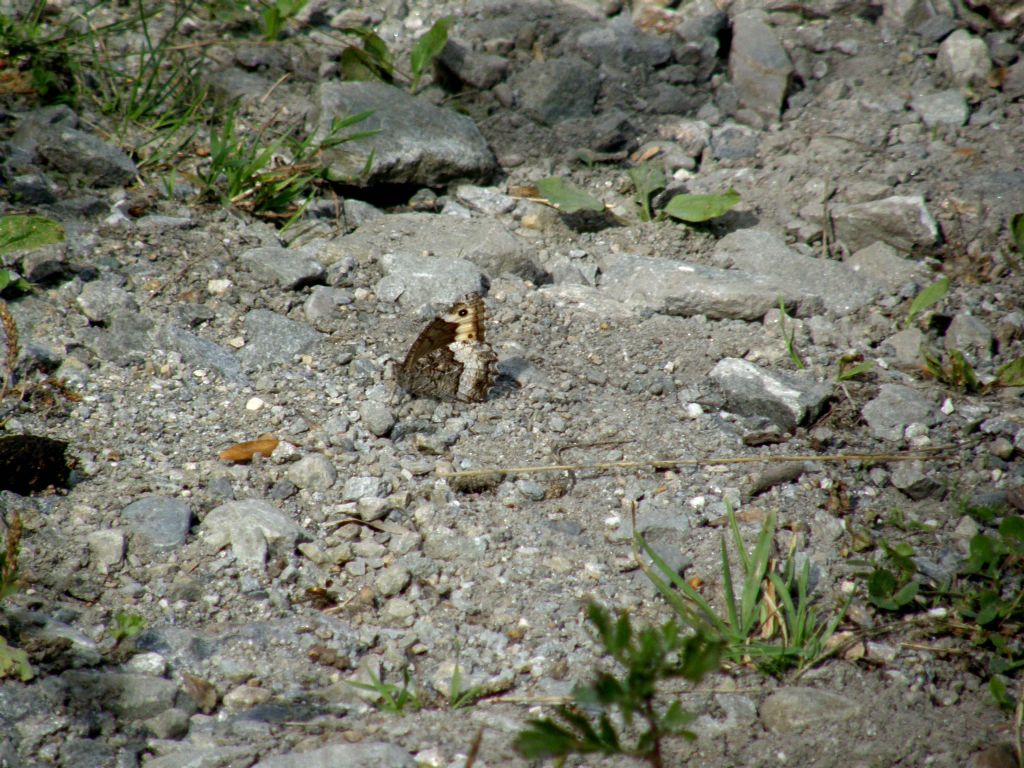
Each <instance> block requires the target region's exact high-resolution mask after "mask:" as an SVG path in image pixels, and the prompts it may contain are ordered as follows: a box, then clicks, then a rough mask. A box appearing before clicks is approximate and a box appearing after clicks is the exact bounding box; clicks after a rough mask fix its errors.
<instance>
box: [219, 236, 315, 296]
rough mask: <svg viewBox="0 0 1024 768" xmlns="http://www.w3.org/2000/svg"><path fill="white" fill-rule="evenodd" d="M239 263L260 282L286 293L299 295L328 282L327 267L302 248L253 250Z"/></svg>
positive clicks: (244, 254)
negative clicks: (303, 289)
mask: <svg viewBox="0 0 1024 768" xmlns="http://www.w3.org/2000/svg"><path fill="white" fill-rule="evenodd" d="M238 260H239V261H240V262H241V263H242V264H245V265H246V266H247V267H248V268H249V272H250V273H252V275H253V276H254V277H255V278H256V279H257V280H260V281H261V282H263V283H268V284H271V285H276V286H278V287H279V288H282V289H284V290H286V291H297V290H298V289H299V288H305V287H306V286H309V285H313V284H315V283H320V282H323V279H324V268H323V265H321V264H320V262H318V261H317V260H316V259H314V258H313V256H312V254H311V253H309V252H308V251H306V250H304V249H302V248H281V247H279V246H274V245H268V246H262V247H260V248H250V249H249V250H247V251H244V252H243V253H242V255H241V256H239V257H238Z"/></svg>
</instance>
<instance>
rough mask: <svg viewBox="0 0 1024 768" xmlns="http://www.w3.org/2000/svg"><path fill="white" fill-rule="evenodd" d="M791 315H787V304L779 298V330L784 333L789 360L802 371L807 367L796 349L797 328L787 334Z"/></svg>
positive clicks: (783, 338)
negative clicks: (788, 319)
mask: <svg viewBox="0 0 1024 768" xmlns="http://www.w3.org/2000/svg"><path fill="white" fill-rule="evenodd" d="M788 317H789V315H787V314H786V303H785V302H784V301H783V300H782V297H781V296H779V330H780V331H781V332H782V340H783V341H784V342H785V343H786V352H787V354H788V355H789V359H790V360H791V361H792V363H793V365H794V367H795V368H796V369H797V370H798V371H802V370H803V369H804V368H806V367H807V366H806V365H805V364H804V359H803V358H802V357H800V353H799V352H797V349H796V328H794V329H793V330H791V331H790V332H789V333H787V332H786V319H787V318H788Z"/></svg>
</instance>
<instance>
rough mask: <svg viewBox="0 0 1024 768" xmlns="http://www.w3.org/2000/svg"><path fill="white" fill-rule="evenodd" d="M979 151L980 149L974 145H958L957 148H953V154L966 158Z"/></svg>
mask: <svg viewBox="0 0 1024 768" xmlns="http://www.w3.org/2000/svg"><path fill="white" fill-rule="evenodd" d="M977 151H978V150H976V149H975V148H974V147H957V148H956V149H954V150H953V154H954V155H956V156H957V157H964V158H966V157H970V156H971V155H973V154H974V153H975V152H977Z"/></svg>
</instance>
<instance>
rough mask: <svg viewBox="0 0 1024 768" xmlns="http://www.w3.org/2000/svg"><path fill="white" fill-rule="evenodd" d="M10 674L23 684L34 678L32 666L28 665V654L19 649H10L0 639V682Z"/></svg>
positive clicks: (4, 641) (0, 638) (3, 640)
mask: <svg viewBox="0 0 1024 768" xmlns="http://www.w3.org/2000/svg"><path fill="white" fill-rule="evenodd" d="M12 674H14V675H17V676H18V678H19V679H20V680H21V681H22V682H23V683H27V682H28V681H29V680H31V679H32V678H33V677H34V676H35V672H34V671H33V670H32V665H31V664H29V663H28V654H27V653H25V651H23V650H22V649H21V648H12V647H11V646H9V645H8V644H7V641H6V640H5V639H4V638H2V637H0V680H2V679H3V678H5V677H9V676H11V675H12Z"/></svg>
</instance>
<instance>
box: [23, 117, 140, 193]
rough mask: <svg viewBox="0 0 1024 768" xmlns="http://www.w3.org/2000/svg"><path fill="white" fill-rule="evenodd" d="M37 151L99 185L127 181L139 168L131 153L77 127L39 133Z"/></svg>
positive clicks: (58, 166) (52, 164)
mask: <svg viewBox="0 0 1024 768" xmlns="http://www.w3.org/2000/svg"><path fill="white" fill-rule="evenodd" d="M36 154H37V155H38V156H39V158H40V159H41V160H43V162H45V163H46V164H47V165H49V166H50V167H52V168H56V169H57V170H59V171H62V172H63V173H73V174H79V175H81V176H82V177H84V178H85V179H88V180H89V181H90V182H91V183H92V184H94V185H95V186H98V187H113V186H116V185H119V184H128V183H130V182H132V181H134V179H135V177H136V176H138V175H139V169H138V167H137V166H136V165H135V163H134V162H133V161H132V159H131V158H130V157H128V155H126V154H125V153H124V152H122V151H121V150H120V149H118V148H117V147H115V146H114V145H112V144H108V143H107V142H105V141H103V140H102V139H100V138H99V137H97V136H93V135H92V134H90V133H85V132H84V131H80V130H78V129H77V128H68V127H61V126H53V127H50V128H49V129H47V130H43V131H41V132H40V133H39V134H37V136H36Z"/></svg>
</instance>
